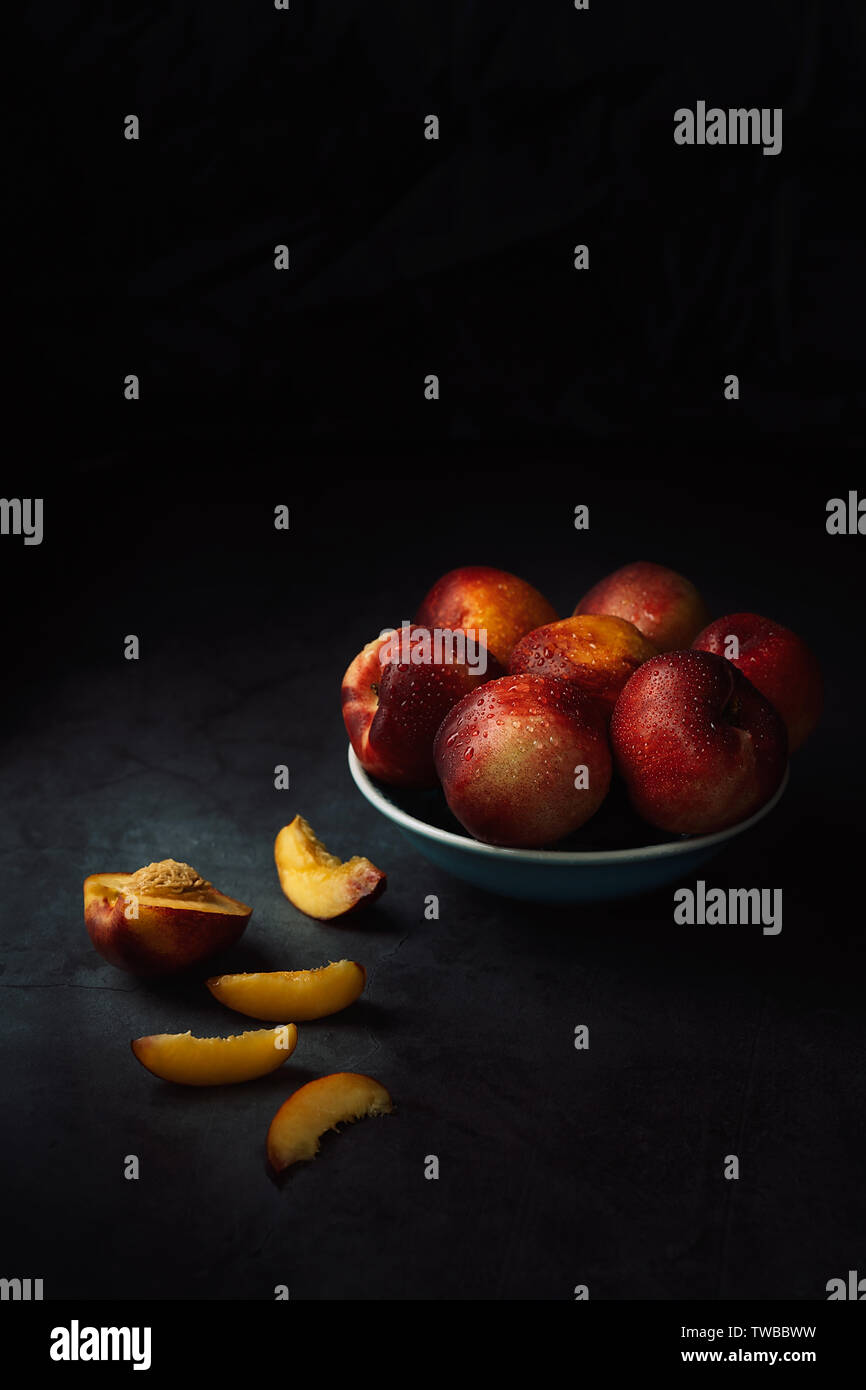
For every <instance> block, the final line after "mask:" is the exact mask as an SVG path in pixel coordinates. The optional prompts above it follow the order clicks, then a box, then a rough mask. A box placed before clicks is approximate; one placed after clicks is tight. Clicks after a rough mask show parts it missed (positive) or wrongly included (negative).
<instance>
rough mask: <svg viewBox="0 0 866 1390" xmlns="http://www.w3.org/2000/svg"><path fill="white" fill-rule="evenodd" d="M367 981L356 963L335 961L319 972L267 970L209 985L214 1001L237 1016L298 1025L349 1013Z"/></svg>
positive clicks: (226, 977) (221, 977) (218, 978)
mask: <svg viewBox="0 0 866 1390" xmlns="http://www.w3.org/2000/svg"><path fill="white" fill-rule="evenodd" d="M366 979H367V972H366V970H365V969H364V967H363V965H359V964H358V962H357V961H354V960H338V961H332V962H331V964H330V965H323V966H320V967H319V969H318V970H266V971H259V972H254V973H250V974H246V975H216V976H215V977H214V978H213V979H211V980H208V981H207V987H208V989H209V990H210V992H211V994H212V995H213V996H214V998H215V999H218V1000H219V1001H220V1003H221V1004H225V1005H226V1006H227V1007H228V1008H229V1009H234V1010H235V1012H236V1013H239V1014H246V1015H247V1017H248V1018H262V1019H267V1020H269V1021H270V1022H276V1021H277V1020H278V1019H285V1018H291V1019H294V1020H295V1022H297V1023H306V1022H307V1021H308V1020H310V1019H314V1018H325V1017H326V1016H327V1015H329V1014H336V1013H339V1012H340V1010H341V1009H347V1008H348V1007H349V1005H350V1004H354V1002H355V1000H356V999H357V998H358V997H359V995H360V994H361V992H362V990H363V988H364V984H365V982H366Z"/></svg>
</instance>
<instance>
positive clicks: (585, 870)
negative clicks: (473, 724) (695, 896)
mask: <svg viewBox="0 0 866 1390" xmlns="http://www.w3.org/2000/svg"><path fill="white" fill-rule="evenodd" d="M349 771H350V772H351V774H352V778H353V779H354V782H355V785H356V786H357V788H358V790H359V791H360V792H361V795H362V796H363V797H365V798H366V800H367V801H369V803H370V805H371V806H374V807H375V808H376V810H377V811H378V812H379V813H380V814H381V815H383V816H385V818H386V819H387V820H389V821H392V822H393V824H394V825H396V826H397V827H398V829H400V830H401V831H402V832H403V834H404V835H405V836H406V838H407V839H408V840H409V841H410V842H411V844H413V845H414V847H415V848H416V849H417V850H418V852H419V853H420V854H423V855H424V857H425V858H426V859H429V860H431V861H432V863H434V864H438V865H439V867H440V868H442V869H445V870H446V871H447V872H448V873H450V874H454V876H455V877H456V878H462V879H464V880H465V881H466V882H467V883H472V884H474V885H475V887H476V888H485V889H487V891H488V892H491V893H499V894H501V895H503V896H504V897H508V898H523V899H525V900H526V901H528V902H537V903H541V902H556V903H577V902H598V901H600V900H603V899H605V898H627V897H632V896H634V895H636V894H639V893H649V892H651V891H652V890H653V889H654V888H660V887H663V886H664V885H665V884H667V883H683V882H684V881H685V880H687V879H688V877H689V876H690V874H692V873H693V871H694V870H695V869H698V868H700V866H701V865H702V864H706V863H707V862H708V860H710V859H712V858H713V856H714V855H715V854H718V853H719V851H720V850H722V849H724V847H725V845H727V844H729V843H730V841H731V840H734V839H736V837H737V836H738V835H744V834H746V833H747V832H748V831H749V830H751V828H752V827H753V826H755V825H757V824H758V821H760V820H763V819H764V817H765V816H767V815H769V814H770V812H771V811H772V810H773V808H774V807H775V806H776V805H778V803H779V801H780V800H781V798H782V796H783V795H784V792H785V788H786V787H787V785H788V771H787V769H786V771H785V776H784V778H783V779H782V782H781V784H780V786H779V788H778V790H777V791H776V793H775V794H774V795H773V796H772V797H771V798H770V800H769V801H768V802H767V803H766V804H765V805H764V806H762V807H761V809H760V810H759V811H756V812H755V814H754V815H753V816H750V817H749V818H748V820H744V821H740V823H739V825H732V826H730V827H729V829H727V830H719V831H717V832H716V833H715V834H713V835H681V836H679V837H678V838H677V839H675V840H672V839H670V838H668V839H664V838H661V837H659V838H658V841H657V842H656V843H643V844H642V843H635V844H631V845H630V846H629V847H628V848H625V849H622V848H618V849H611V848H599V847H595V846H594V847H592V848H586V849H571V848H565V849H503V848H502V847H501V846H499V845H485V844H482V843H481V841H480V840H473V839H472V837H471V836H470V835H467V834H466V832H465V830H463V829H462V828H461V826H460V824H459V822H458V821H457V820H455V818H454V817H453V816H452V815H451V813H450V811H449V810H448V807H447V804H446V802H445V798H444V796H443V794H442V792H441V791H440V790H439V789H435V790H431V791H423V792H405V791H403V790H402V789H398V788H396V787H386V786H384V785H383V784H382V783H381V782H376V781H375V780H374V779H373V778H372V777H369V776H368V775H367V773H366V772H365V771H364V769H363V768H362V767H361V764H360V763H359V762H358V759H357V758H356V757H355V754H354V752H353V751H352V749H351V748H350V749H349ZM608 799H609V800H614V802H615V800H616V797H615V794H614V793H612V794H611V797H609V798H608ZM603 812H605V808H604V807H603V808H602V811H599V812H598V815H597V816H596V817H595V818H594V819H593V821H591V822H590V823H589V825H588V826H585V827H584V828H583V830H582V831H580V836H581V841H582V842H583V841H584V840H585V839H586V837H587V831H589V827H590V826H593V831H592V834H593V838H594V840H595V841H596V842H598V843H600V844H604V842H605V840H608V841H610V840H611V839H613V840H616V839H619V841H620V843H622V842H623V841H628V840H633V839H635V838H638V839H639V838H640V837H643V838H644V839H650V838H651V837H652V835H653V832H652V829H651V827H649V826H646V825H644V824H643V823H642V822H638V821H637V819H636V817H634V816H633V814H632V813H631V812H630V811H629V810H628V809H627V808H626V807H625V806H624V805H623V804H619V805H616V804H614V806H613V807H612V808H611V809H610V810H609V811H607V812H606V813H605V815H604V816H603ZM596 821H599V822H600V824H599V827H598V828H596V827H595V822H596Z"/></svg>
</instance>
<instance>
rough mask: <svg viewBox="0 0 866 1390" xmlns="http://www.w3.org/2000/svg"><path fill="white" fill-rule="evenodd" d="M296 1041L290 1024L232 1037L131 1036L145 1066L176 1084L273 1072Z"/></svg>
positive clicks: (216, 1081)
mask: <svg viewBox="0 0 866 1390" xmlns="http://www.w3.org/2000/svg"><path fill="white" fill-rule="evenodd" d="M297 1043H298V1030H297V1028H296V1027H295V1025H294V1023H288V1024H285V1023H284V1024H281V1025H280V1027H279V1028H255V1029H253V1031H252V1032H250V1033H239V1034H238V1035H237V1036H236V1037H234V1038H194V1037H193V1036H192V1034H191V1033H154V1034H152V1035H151V1036H150V1037H147V1038H135V1039H134V1040H133V1043H132V1050H133V1052H134V1053H135V1056H136V1057H137V1058H138V1060H139V1062H140V1063H141V1065H142V1066H143V1067H146V1068H147V1070H148V1071H149V1072H153V1075H154V1076H159V1077H161V1079H162V1080H163V1081H175V1082H177V1084H178V1085H180V1086H228V1085H231V1084H232V1083H234V1082H235V1081H254V1080H255V1078H256V1077H257V1076H266V1075H267V1074H268V1072H271V1071H276V1069H277V1067H281V1066H282V1065H283V1062H285V1060H286V1058H287V1057H291V1055H292V1053H293V1052H294V1050H295V1048H296V1047H297Z"/></svg>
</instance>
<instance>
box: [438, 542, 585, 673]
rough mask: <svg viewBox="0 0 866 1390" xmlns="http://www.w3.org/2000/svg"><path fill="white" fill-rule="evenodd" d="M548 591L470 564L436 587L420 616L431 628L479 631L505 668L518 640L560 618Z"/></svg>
mask: <svg viewBox="0 0 866 1390" xmlns="http://www.w3.org/2000/svg"><path fill="white" fill-rule="evenodd" d="M556 617H557V614H556V610H555V609H554V608H553V605H552V604H550V603H548V601H547V599H546V598H545V597H544V595H543V594H540V593H539V592H538V590H537V589H534V588H533V587H532V585H531V584H527V582H526V580H525V579H519V578H518V577H517V575H516V574H509V573H508V571H507V570H497V569H491V568H490V567H489V566H487V565H466V566H464V567H463V568H462V569H456V570H450V571H449V573H448V574H444V575H443V576H442V578H441V579H439V580H437V582H436V583H435V584H434V585H433V588H432V589H431V590H430V592H429V593H428V594H427V596H426V598H425V599H424V600H423V602H422V604H421V607H420V608H419V609H418V613H417V615H416V622H418V623H419V624H421V626H423V627H429V628H462V629H463V630H464V631H466V630H469V631H472V632H474V633H475V634H476V636H477V639H478V641H480V642H482V643H484V644H485V645H486V647H487V650H488V651H490V652H492V653H493V655H494V656H495V657H496V660H497V661H499V662H500V663H501V665H502V667H503V669H507V667H508V662H509V659H510V657H511V652H512V649H513V647H514V644H515V642H517V641H518V640H519V639H520V638H521V637H522V636H523V635H524V633H526V632H531V631H532V629H533V628H534V627H541V626H542V624H544V623H552V622H555V621H556Z"/></svg>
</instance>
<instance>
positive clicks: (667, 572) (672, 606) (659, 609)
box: [574, 560, 709, 652]
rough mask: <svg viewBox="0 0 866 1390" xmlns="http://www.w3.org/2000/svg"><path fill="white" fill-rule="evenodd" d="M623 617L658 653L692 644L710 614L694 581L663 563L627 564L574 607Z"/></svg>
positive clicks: (641, 562)
mask: <svg viewBox="0 0 866 1390" xmlns="http://www.w3.org/2000/svg"><path fill="white" fill-rule="evenodd" d="M574 612H575V614H579V613H600V614H606V615H608V616H610V617H613V618H625V620H626V621H627V622H629V623H634V625H635V627H636V628H637V629H638V631H639V632H642V633H643V635H644V637H648V638H649V640H650V641H651V642H653V643H654V644H655V646H656V648H657V649H658V651H660V652H668V651H674V650H676V649H678V648H682V647H688V646H689V645H690V644H691V642H692V639H693V638H694V637H695V636H696V634H697V633H698V632H700V630H701V628H702V627H703V626H704V624H705V623H706V621H707V618H708V617H709V614H708V613H707V609H706V605H705V604H704V601H703V599H702V598H701V596H700V594H699V593H698V591H697V589H696V588H695V586H694V584H692V582H691V580H689V579H685V578H684V577H683V575H681V574H677V572H676V570H671V569H666V568H665V566H664V565H655V564H652V563H651V562H650V561H649V560H639V561H636V562H635V563H634V564H631V565H623V567H622V569H618V570H615V571H614V572H613V574H609V575H608V576H607V578H606V579H602V580H600V581H599V583H598V584H595V585H594V586H593V587H592V588H591V589H590V591H589V593H587V594H584V596H583V598H582V599H581V600H580V603H579V604H578V605H577V607H576V608H575V610H574Z"/></svg>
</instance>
